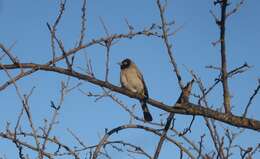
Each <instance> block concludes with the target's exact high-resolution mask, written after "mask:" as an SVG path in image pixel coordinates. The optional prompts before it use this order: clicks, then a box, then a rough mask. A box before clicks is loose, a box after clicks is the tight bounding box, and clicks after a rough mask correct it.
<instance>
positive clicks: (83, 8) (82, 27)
mask: <svg viewBox="0 0 260 159" xmlns="http://www.w3.org/2000/svg"><path fill="white" fill-rule="evenodd" d="M86 6H87V0H83V4H82V8H81V11H82V15H81V30H80V38H79V47H80V46H81V45H82V44H83V41H84V37H85V31H86Z"/></svg>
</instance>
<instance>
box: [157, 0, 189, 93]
mask: <svg viewBox="0 0 260 159" xmlns="http://www.w3.org/2000/svg"><path fill="white" fill-rule="evenodd" d="M157 6H158V8H159V11H160V18H161V24H162V31H163V40H164V44H165V46H166V48H167V53H168V55H169V58H170V61H171V64H172V65H173V68H174V72H175V75H176V77H177V79H178V83H179V86H180V88H181V89H183V88H184V85H183V82H182V79H181V75H180V71H179V69H178V66H177V63H176V61H175V58H174V56H173V52H172V45H171V44H170V42H169V39H168V33H167V30H168V29H167V25H166V24H167V23H166V20H165V17H164V12H165V6H164V7H163V6H162V4H161V2H160V0H157Z"/></svg>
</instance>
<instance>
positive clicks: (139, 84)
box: [120, 58, 153, 121]
mask: <svg viewBox="0 0 260 159" xmlns="http://www.w3.org/2000/svg"><path fill="white" fill-rule="evenodd" d="M120 68H121V72H120V82H121V85H122V87H124V88H126V89H128V90H130V91H131V92H134V93H138V94H139V95H142V96H143V99H142V100H140V103H141V106H142V109H143V113H144V119H145V120H146V121H152V120H153V118H152V115H151V114H150V112H149V109H148V107H147V105H146V100H147V99H148V98H149V96H148V90H147V87H146V85H145V82H144V78H143V75H142V74H141V72H140V71H139V69H138V68H137V66H136V64H135V63H134V62H133V61H131V60H130V59H128V58H127V59H124V60H123V61H122V62H121V63H120Z"/></svg>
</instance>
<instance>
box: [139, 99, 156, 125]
mask: <svg viewBox="0 0 260 159" xmlns="http://www.w3.org/2000/svg"><path fill="white" fill-rule="evenodd" d="M140 103H141V106H142V109H143V113H144V120H145V121H152V120H153V117H152V115H151V113H150V112H149V109H148V107H147V105H146V100H140Z"/></svg>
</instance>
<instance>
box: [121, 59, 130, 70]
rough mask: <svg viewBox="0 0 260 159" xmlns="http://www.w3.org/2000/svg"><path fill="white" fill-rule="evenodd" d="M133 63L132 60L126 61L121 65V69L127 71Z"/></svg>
mask: <svg viewBox="0 0 260 159" xmlns="http://www.w3.org/2000/svg"><path fill="white" fill-rule="evenodd" d="M131 63H132V61H131V60H130V59H128V58H127V59H124V60H123V61H122V62H121V63H120V68H121V69H125V68H128V67H129V66H130V65H131Z"/></svg>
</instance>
